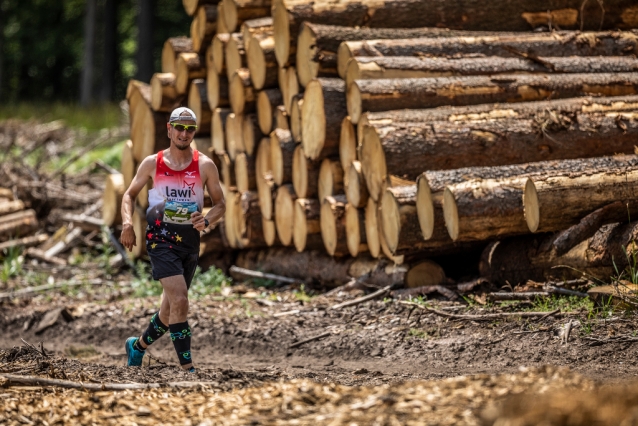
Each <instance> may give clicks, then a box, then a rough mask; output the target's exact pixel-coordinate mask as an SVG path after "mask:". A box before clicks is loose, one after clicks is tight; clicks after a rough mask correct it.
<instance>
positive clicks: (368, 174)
mask: <svg viewBox="0 0 638 426" xmlns="http://www.w3.org/2000/svg"><path fill="white" fill-rule="evenodd" d="M363 133H364V135H363V142H362V145H361V167H362V170H363V175H364V176H365V179H366V185H367V186H368V193H369V194H370V197H372V199H373V200H375V201H379V198H380V196H381V189H382V186H383V182H384V180H385V177H386V175H387V173H388V171H387V166H386V162H385V155H384V153H383V147H382V146H381V140H380V139H379V135H378V134H377V132H376V130H375V129H374V128H372V127H369V126H366V127H364V129H363Z"/></svg>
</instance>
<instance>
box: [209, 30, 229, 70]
mask: <svg viewBox="0 0 638 426" xmlns="http://www.w3.org/2000/svg"><path fill="white" fill-rule="evenodd" d="M230 37H231V35H230V34H229V33H228V32H220V31H218V32H217V34H215V37H213V41H212V42H211V49H212V55H213V65H214V69H215V71H216V72H217V74H220V75H226V45H227V44H228V41H229V40H230ZM226 78H228V77H226Z"/></svg>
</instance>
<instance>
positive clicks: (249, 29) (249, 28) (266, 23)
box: [241, 13, 272, 49]
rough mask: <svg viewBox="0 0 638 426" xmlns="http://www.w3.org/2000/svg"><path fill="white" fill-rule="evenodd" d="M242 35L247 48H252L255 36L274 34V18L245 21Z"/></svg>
mask: <svg viewBox="0 0 638 426" xmlns="http://www.w3.org/2000/svg"><path fill="white" fill-rule="evenodd" d="M268 15H270V13H268ZM241 33H242V35H243V36H244V40H245V44H246V48H247V49H248V48H250V42H251V41H252V39H253V36H255V37H259V36H260V35H261V34H262V33H267V34H268V33H269V34H272V16H266V17H264V18H256V19H249V20H247V21H244V22H243V23H242V24H241Z"/></svg>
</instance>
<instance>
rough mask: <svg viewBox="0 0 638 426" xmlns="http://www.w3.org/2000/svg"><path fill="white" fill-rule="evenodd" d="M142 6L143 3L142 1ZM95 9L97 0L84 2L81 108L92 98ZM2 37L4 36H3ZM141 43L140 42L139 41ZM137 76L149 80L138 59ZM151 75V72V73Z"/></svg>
mask: <svg viewBox="0 0 638 426" xmlns="http://www.w3.org/2000/svg"><path fill="white" fill-rule="evenodd" d="M142 4H144V2H143V1H142ZM96 9H97V0H87V1H86V13H85V15H84V46H83V48H82V51H83V52H82V73H81V79H80V105H82V106H83V107H87V106H89V105H90V104H91V103H92V102H93V100H94V98H93V66H94V64H93V60H94V57H95V27H96V25H95V21H96V19H95V15H96ZM138 28H139V31H140V32H141V31H143V29H144V28H143V27H138ZM3 37H4V36H3ZM140 41H141V40H140ZM137 65H138V75H137V76H136V78H137V79H138V80H142V81H148V80H150V75H149V78H148V79H147V78H144V77H146V75H141V74H140V71H141V70H140V68H142V69H144V70H146V67H144V66H143V65H145V64H141V63H140V62H139V59H138V64H137ZM151 74H152V71H151Z"/></svg>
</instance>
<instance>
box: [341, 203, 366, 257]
mask: <svg viewBox="0 0 638 426" xmlns="http://www.w3.org/2000/svg"><path fill="white" fill-rule="evenodd" d="M345 215H346V245H347V246H348V252H349V253H350V255H351V256H352V257H357V256H358V255H359V253H361V252H365V251H368V245H367V239H366V230H365V229H366V228H365V211H364V209H358V208H356V207H355V206H353V205H352V204H350V203H348V204H346V213H345Z"/></svg>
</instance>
